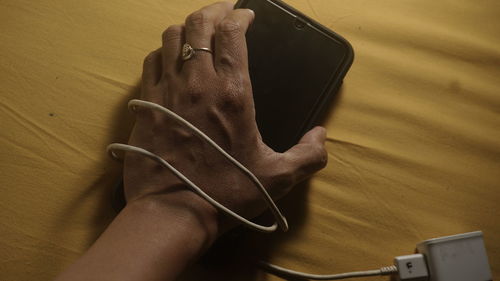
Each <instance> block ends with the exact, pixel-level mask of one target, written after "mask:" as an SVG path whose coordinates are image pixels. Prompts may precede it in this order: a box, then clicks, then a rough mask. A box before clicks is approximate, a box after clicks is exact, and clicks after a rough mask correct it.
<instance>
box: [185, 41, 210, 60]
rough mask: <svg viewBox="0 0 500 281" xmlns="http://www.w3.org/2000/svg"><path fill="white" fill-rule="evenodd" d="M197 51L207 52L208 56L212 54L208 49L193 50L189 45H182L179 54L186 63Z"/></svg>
mask: <svg viewBox="0 0 500 281" xmlns="http://www.w3.org/2000/svg"><path fill="white" fill-rule="evenodd" d="M197 51H203V52H208V53H210V54H212V53H213V52H212V50H210V49H209V48H193V47H192V46H191V45H190V44H189V43H184V45H183V46H182V53H181V57H182V60H184V61H186V60H188V59H190V58H192V57H193V56H194V54H195V53H196V52H197Z"/></svg>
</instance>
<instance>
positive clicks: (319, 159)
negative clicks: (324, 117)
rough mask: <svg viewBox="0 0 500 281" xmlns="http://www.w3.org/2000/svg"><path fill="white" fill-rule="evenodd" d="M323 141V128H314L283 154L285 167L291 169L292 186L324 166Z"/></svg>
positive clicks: (324, 138) (326, 159) (324, 137)
mask: <svg viewBox="0 0 500 281" xmlns="http://www.w3.org/2000/svg"><path fill="white" fill-rule="evenodd" d="M325 140H326V130H325V128H323V127H319V126H318V127H314V128H313V129H311V130H310V131H309V132H307V133H306V134H305V135H304V136H303V137H302V138H301V139H300V141H299V143H298V144H296V145H295V146H293V147H292V148H290V149H289V150H288V151H286V152H285V153H284V154H283V156H284V158H285V162H286V163H287V166H288V167H290V169H291V171H290V172H291V174H292V175H293V179H294V180H293V183H294V184H296V183H298V182H300V181H302V180H304V179H306V178H308V177H310V176H312V174H314V173H315V172H317V171H319V170H321V169H323V168H324V167H325V166H326V163H327V161H328V153H327V152H326V149H325Z"/></svg>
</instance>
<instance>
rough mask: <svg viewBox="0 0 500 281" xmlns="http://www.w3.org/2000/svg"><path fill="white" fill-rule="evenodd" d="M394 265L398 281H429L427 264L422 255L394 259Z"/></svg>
mask: <svg viewBox="0 0 500 281" xmlns="http://www.w3.org/2000/svg"><path fill="white" fill-rule="evenodd" d="M394 265H395V266H396V268H397V269H398V274H397V276H398V280H401V281H403V280H405V281H406V280H408V281H427V280H428V279H429V272H428V271H427V264H426V263H425V257H424V255H422V254H414V255H405V256H399V257H396V258H394Z"/></svg>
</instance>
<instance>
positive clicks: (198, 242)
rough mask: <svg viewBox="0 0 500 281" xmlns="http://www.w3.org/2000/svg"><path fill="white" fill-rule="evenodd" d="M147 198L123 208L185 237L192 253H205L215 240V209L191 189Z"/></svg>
mask: <svg viewBox="0 0 500 281" xmlns="http://www.w3.org/2000/svg"><path fill="white" fill-rule="evenodd" d="M181 188H182V189H179V190H175V191H171V192H168V193H166V194H154V195H147V196H144V197H141V198H138V199H136V200H133V201H132V202H129V203H128V204H127V207H125V208H126V209H129V210H130V211H133V212H140V213H143V214H147V215H148V217H150V218H151V219H153V220H155V221H156V223H158V224H159V225H161V224H163V225H165V226H166V227H167V228H169V229H170V230H172V229H175V231H176V232H178V233H179V234H184V235H186V236H185V237H186V239H189V240H190V241H189V243H190V245H192V246H193V249H192V250H193V251H199V252H200V253H201V252H203V251H205V250H206V249H207V248H208V247H210V246H211V245H212V243H213V242H214V241H215V239H216V238H217V233H218V230H219V226H218V219H217V217H218V214H217V210H216V209H215V208H214V207H213V206H212V205H211V204H210V203H208V202H206V201H205V200H204V199H203V198H201V197H199V196H198V195H196V194H195V193H193V192H191V191H190V190H188V189H187V188H186V189H183V188H185V187H181Z"/></svg>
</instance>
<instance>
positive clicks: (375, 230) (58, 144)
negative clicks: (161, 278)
mask: <svg viewBox="0 0 500 281" xmlns="http://www.w3.org/2000/svg"><path fill="white" fill-rule="evenodd" d="M209 3H210V1H202V0H196V1H186V0H169V1H167V0H143V1H130V0H126V1H123V0H107V1H75V0H45V1H27V0H1V1H0V42H1V43H0V97H1V100H0V120H1V121H0V122H1V125H2V126H1V131H0V157H1V158H0V160H1V161H0V165H1V166H0V190H1V196H0V280H18V281H20V280H50V279H51V278H53V277H54V276H55V275H56V274H57V272H59V271H60V270H62V269H63V268H64V267H65V266H67V265H68V264H69V263H71V262H72V261H74V260H75V259H76V258H77V257H78V256H79V255H81V253H82V252H84V251H85V249H86V248H87V247H88V246H89V245H90V244H91V243H92V241H93V240H94V239H95V238H96V237H97V236H98V235H99V233H100V232H102V230H103V229H104V228H105V226H106V225H107V223H108V222H109V221H110V220H111V219H112V217H113V212H112V210H111V208H110V207H109V200H110V190H111V187H112V185H113V183H114V182H115V179H116V177H117V176H118V174H119V165H117V164H115V163H114V162H112V161H111V160H109V159H108V157H107V155H106V153H105V151H104V148H105V146H106V145H107V144H108V143H110V142H112V141H123V140H125V139H126V137H127V134H128V130H129V129H130V124H131V120H132V119H131V116H130V115H129V114H128V113H127V111H126V108H125V104H126V101H127V100H128V99H129V98H130V97H131V96H132V95H133V94H134V93H136V92H137V85H138V83H139V79H140V73H141V64H142V58H143V57H144V56H145V55H146V54H147V53H148V52H149V51H150V50H153V49H155V48H157V47H159V46H160V34H161V32H162V30H163V29H165V28H166V27H167V26H168V25H171V24H174V23H180V22H182V21H183V19H184V17H185V16H186V15H187V14H188V13H189V12H191V11H193V10H195V9H197V8H199V7H201V6H203V5H205V4H209ZM288 3H289V4H291V5H292V6H295V7H296V8H298V9H299V10H301V11H303V12H304V13H306V14H308V15H310V16H311V17H313V18H314V19H316V20H318V21H319V22H321V23H322V24H324V25H326V26H328V27H330V28H331V29H333V30H335V31H337V32H338V33H340V34H342V35H343V36H345V38H347V39H348V40H349V41H350V42H351V43H352V45H353V47H354V49H355V53H356V57H355V62H354V64H353V66H352V68H351V70H350V72H349V73H348V75H347V77H346V79H345V81H344V86H343V88H342V90H341V91H340V95H339V98H338V101H337V103H336V106H335V107H334V108H333V110H332V111H331V113H330V115H329V117H328V119H327V121H326V123H325V126H326V127H327V129H328V136H329V141H328V143H327V148H328V152H329V155H330V157H329V164H328V166H327V168H326V169H325V170H323V171H322V172H320V173H319V174H318V175H317V176H315V177H314V178H313V179H312V180H311V182H310V183H309V184H308V185H301V186H300V187H299V189H297V190H295V191H294V192H293V193H292V194H291V196H290V197H289V198H288V199H287V200H285V202H284V203H283V204H282V205H284V212H285V214H288V215H289V218H290V223H291V228H292V230H291V231H290V232H289V233H286V234H273V235H269V236H265V237H264V236H263V235H264V234H258V235H257V234H253V235H252V237H251V238H249V239H250V241H254V242H263V243H264V246H257V245H253V246H251V247H243V246H241V247H242V248H241V249H239V250H238V249H237V248H236V249H237V250H236V253H237V254H236V255H249V254H250V252H252V249H250V248H254V249H257V248H260V251H259V252H262V253H265V254H262V257H264V258H265V259H267V260H270V261H272V262H275V263H277V264H280V265H283V266H287V267H291V268H294V269H297V270H304V271H308V272H314V273H334V272H345V271H352V270H362V269H371V268H377V267H379V266H384V265H390V264H391V263H392V258H393V257H394V256H396V255H401V254H407V253H412V252H413V250H414V247H415V244H416V243H417V242H419V241H421V240H424V239H427V238H432V237H436V236H442V235H450V234H456V233H461V232H467V231H474V230H483V231H484V234H485V240H486V246H487V250H488V254H489V259H490V263H491V267H492V271H493V275H494V279H495V278H500V235H499V233H500V224H499V221H498V217H499V215H500V204H499V202H500V195H499V194H500V142H499V139H500V130H499V129H500V28H499V26H500V17H499V15H500V2H499V1H498V0H486V1H480V2H477V1H472V0H469V1H463V0H460V1H459V0H454V1H451V0H447V1H434V0H414V1H397V0H383V1H364V0H335V1H333V0H310V1H306V0H293V1H292V0H289V1H288ZM257 16H258V15H257ZM243 237H246V236H243ZM271 242H275V243H276V244H275V245H271ZM238 245H240V244H238ZM247 251H248V252H247ZM220 258H221V260H224V255H221V257H220ZM226 260H227V258H226ZM215 267H217V266H215ZM218 267H219V268H222V267H224V266H223V265H220V264H219V265H218ZM234 268H236V267H234ZM246 269H247V270H246V271H245V270H241V271H240V270H233V271H234V272H232V273H231V274H229V273H227V274H226V275H222V277H221V276H219V278H218V279H214V280H277V279H276V278H275V277H270V276H267V275H266V274H261V273H258V272H257V271H255V270H253V269H252V267H247V268H246ZM197 270H199V271H200V272H204V271H205V270H206V268H203V267H201V268H200V269H197ZM193 271H194V269H193ZM196 274H199V272H198V273H193V275H196ZM192 279H193V280H209V279H210V278H209V277H208V275H203V276H199V275H198V277H193V276H192ZM363 280H364V279H363ZM366 280H388V278H387V277H381V278H372V279H366Z"/></svg>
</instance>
